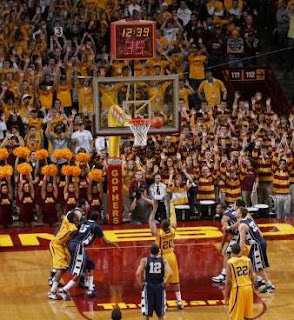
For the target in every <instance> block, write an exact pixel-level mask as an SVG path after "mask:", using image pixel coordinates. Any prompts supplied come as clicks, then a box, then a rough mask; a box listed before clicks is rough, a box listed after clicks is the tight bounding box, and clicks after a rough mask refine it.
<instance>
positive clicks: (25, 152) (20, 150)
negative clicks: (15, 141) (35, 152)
mask: <svg viewBox="0 0 294 320" xmlns="http://www.w3.org/2000/svg"><path fill="white" fill-rule="evenodd" d="M30 153H31V151H30V149H29V148H27V147H17V148H15V149H14V150H13V154H14V155H15V156H16V157H19V158H23V159H26V158H27V157H28V156H29V155H30Z"/></svg>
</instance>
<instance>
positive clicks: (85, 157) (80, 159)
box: [76, 152, 91, 163]
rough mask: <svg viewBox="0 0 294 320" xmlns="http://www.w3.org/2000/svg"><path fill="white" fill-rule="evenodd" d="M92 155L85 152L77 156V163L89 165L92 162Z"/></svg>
mask: <svg viewBox="0 0 294 320" xmlns="http://www.w3.org/2000/svg"><path fill="white" fill-rule="evenodd" d="M90 158H91V156H90V154H89V153H85V152H80V153H78V154H77V155H76V161H78V162H86V163H88V162H89V161H90Z"/></svg>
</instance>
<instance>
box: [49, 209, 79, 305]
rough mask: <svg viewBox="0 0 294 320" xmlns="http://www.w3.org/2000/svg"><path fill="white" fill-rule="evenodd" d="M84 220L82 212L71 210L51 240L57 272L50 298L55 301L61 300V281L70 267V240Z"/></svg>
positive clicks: (51, 251)
mask: <svg viewBox="0 0 294 320" xmlns="http://www.w3.org/2000/svg"><path fill="white" fill-rule="evenodd" d="M81 218H82V212H81V211H80V210H79V209H78V208H76V209H74V210H71V211H70V212H68V213H67V214H66V216H65V217H64V218H63V220H62V223H61V226H60V229H59V231H58V232H57V234H56V235H55V237H54V239H53V240H51V242H50V245H49V249H50V253H51V256H52V260H53V270H56V273H55V276H54V280H53V283H52V287H51V290H50V292H48V298H49V299H53V300H59V299H61V297H60V295H59V294H58V293H57V288H58V284H59V281H60V279H61V277H62V275H63V273H64V272H65V271H66V269H67V268H68V267H69V265H70V262H71V255H70V252H69V249H68V243H69V240H70V239H71V238H72V237H73V235H74V234H75V233H76V232H77V231H78V228H77V225H78V223H79V222H80V220H81Z"/></svg>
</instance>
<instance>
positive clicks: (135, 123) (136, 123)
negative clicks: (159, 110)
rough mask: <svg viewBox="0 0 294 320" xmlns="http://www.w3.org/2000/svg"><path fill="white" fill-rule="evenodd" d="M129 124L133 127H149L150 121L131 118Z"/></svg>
mask: <svg viewBox="0 0 294 320" xmlns="http://www.w3.org/2000/svg"><path fill="white" fill-rule="evenodd" d="M130 124H132V125H133V126H139V125H151V124H152V120H151V119H142V118H133V119H132V120H130Z"/></svg>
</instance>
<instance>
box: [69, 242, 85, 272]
mask: <svg viewBox="0 0 294 320" xmlns="http://www.w3.org/2000/svg"><path fill="white" fill-rule="evenodd" d="M69 251H70V254H71V264H70V267H69V272H70V273H71V274H72V275H74V276H78V277H79V276H81V275H82V274H83V273H84V269H85V264H86V252H85V248H84V246H83V245H82V244H80V243H78V242H74V241H72V242H70V243H69Z"/></svg>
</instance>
